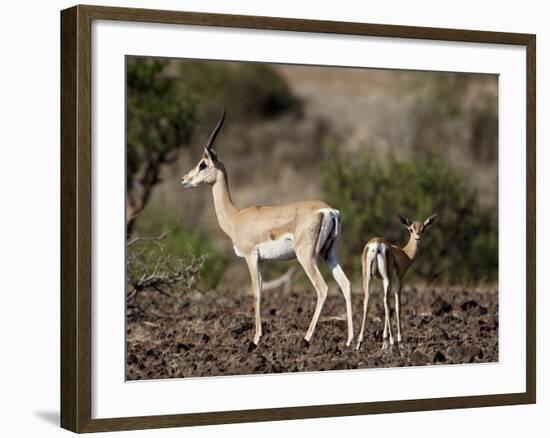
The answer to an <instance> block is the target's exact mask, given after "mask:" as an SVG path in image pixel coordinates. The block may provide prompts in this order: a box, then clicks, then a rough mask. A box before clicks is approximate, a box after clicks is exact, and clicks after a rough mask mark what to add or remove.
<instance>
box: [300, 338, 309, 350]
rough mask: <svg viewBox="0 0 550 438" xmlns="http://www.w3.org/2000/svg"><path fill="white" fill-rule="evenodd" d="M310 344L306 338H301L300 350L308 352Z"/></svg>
mask: <svg viewBox="0 0 550 438" xmlns="http://www.w3.org/2000/svg"><path fill="white" fill-rule="evenodd" d="M309 345H310V344H309V342H308V341H306V340H305V338H300V348H301V349H302V350H307V349H308V348H309Z"/></svg>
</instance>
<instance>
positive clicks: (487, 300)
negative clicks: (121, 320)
mask: <svg viewBox="0 0 550 438" xmlns="http://www.w3.org/2000/svg"><path fill="white" fill-rule="evenodd" d="M362 299H363V297H362V293H354V294H353V313H354V329H355V336H357V335H358V333H359V328H360V322H361V321H360V319H361V312H362V305H363V304H362ZM315 300H316V295H315V293H314V292H313V291H312V290H306V289H304V290H300V291H292V292H290V293H284V292H282V291H279V290H273V291H268V292H266V293H264V295H263V297H262V317H263V329H264V336H263V337H262V339H261V341H260V345H259V346H258V347H256V346H255V345H254V344H253V343H252V338H253V336H254V314H253V305H252V297H251V296H249V295H247V294H245V293H243V292H235V291H219V290H218V291H210V292H206V293H198V292H197V293H194V294H188V295H186V296H185V297H183V298H171V297H167V296H164V295H160V294H158V293H151V292H142V293H141V295H140V296H139V297H138V298H137V304H138V306H139V307H137V308H136V307H134V308H131V309H130V308H129V309H128V317H127V328H126V330H127V368H126V374H127V379H129V380H137V379H163V378H168V377H201V376H219V375H236V374H256V373H282V372H294V371H324V370H343V369H355V368H375V367H401V366H413V365H415V366H418V365H433V364H437V365H443V364H461V363H473V362H476V363H477V362H495V361H497V360H498V305H497V302H498V291H497V290H496V289H483V290H482V289H463V288H456V287H455V288H431V287H418V288H417V287H405V289H404V291H403V294H402V300H401V301H402V311H401V313H402V334H403V343H402V344H401V345H400V346H397V345H396V346H394V347H393V348H390V349H387V350H382V348H381V347H382V329H383V315H384V312H383V305H382V297H381V292H380V291H377V290H375V291H374V292H373V293H371V298H370V302H369V315H368V318H367V335H366V339H365V341H364V342H363V345H362V347H361V350H359V351H356V350H355V346H356V338H355V339H354V342H353V344H352V346H351V347H349V348H348V347H346V345H345V341H346V337H347V332H346V319H345V306H344V299H343V297H342V295H341V294H339V293H337V290H335V288H334V287H333V288H332V290H331V291H330V292H329V296H328V298H327V300H326V302H325V306H324V308H323V311H322V313H321V318H320V319H319V322H318V324H317V329H316V331H315V334H314V336H313V338H312V340H311V344H310V345H307V343H306V342H305V341H304V340H303V336H304V334H305V332H306V330H307V327H308V325H309V321H310V319H311V315H312V313H313V309H314V306H315ZM393 316H394V315H393V313H392V323H393V324H394V325H393V327H394V331H395V330H396V329H395V319H394V318H393Z"/></svg>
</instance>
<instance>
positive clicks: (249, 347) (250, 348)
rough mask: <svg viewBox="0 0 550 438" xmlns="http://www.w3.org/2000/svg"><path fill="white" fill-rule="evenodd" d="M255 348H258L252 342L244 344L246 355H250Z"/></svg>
mask: <svg viewBox="0 0 550 438" xmlns="http://www.w3.org/2000/svg"><path fill="white" fill-rule="evenodd" d="M256 348H258V346H257V345H256V344H255V343H254V342H252V341H247V343H246V352H247V353H252V352H253V351H254V350H255V349H256Z"/></svg>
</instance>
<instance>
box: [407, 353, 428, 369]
mask: <svg viewBox="0 0 550 438" xmlns="http://www.w3.org/2000/svg"><path fill="white" fill-rule="evenodd" d="M411 362H412V364H413V365H425V364H426V363H428V362H429V359H428V356H426V355H425V354H424V353H422V352H421V351H420V350H415V351H414V352H413V353H412V354H411Z"/></svg>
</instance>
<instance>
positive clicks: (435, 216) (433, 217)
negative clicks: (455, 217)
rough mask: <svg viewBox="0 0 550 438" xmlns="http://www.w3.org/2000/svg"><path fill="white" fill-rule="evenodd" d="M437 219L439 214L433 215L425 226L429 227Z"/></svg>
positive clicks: (425, 222)
mask: <svg viewBox="0 0 550 438" xmlns="http://www.w3.org/2000/svg"><path fill="white" fill-rule="evenodd" d="M436 218H437V214H432V215H431V216H430V217H429V218H428V219H426V220H425V221H424V226H425V227H427V226H428V225H431V224H433V223H434V222H435V219H436Z"/></svg>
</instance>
